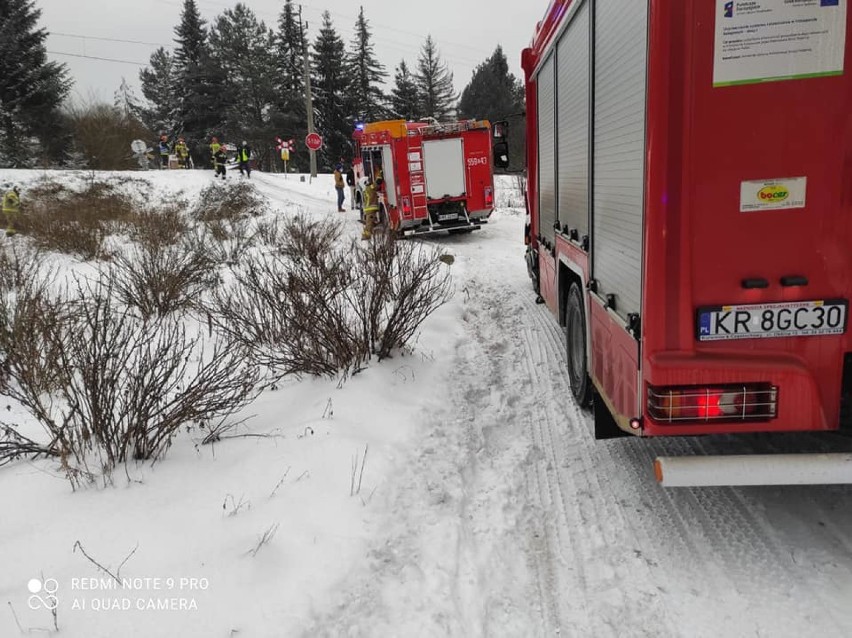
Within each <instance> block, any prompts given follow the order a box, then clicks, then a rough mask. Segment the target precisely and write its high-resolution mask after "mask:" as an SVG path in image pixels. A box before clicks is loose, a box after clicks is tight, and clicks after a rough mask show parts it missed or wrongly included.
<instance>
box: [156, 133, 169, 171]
mask: <svg viewBox="0 0 852 638" xmlns="http://www.w3.org/2000/svg"><path fill="white" fill-rule="evenodd" d="M157 151H158V152H159V153H160V168H161V169H164V168H168V167H169V154H170V153H171V152H172V149H171V148H170V147H169V136H168V135H165V134H163V135H160V141H159V142H157Z"/></svg>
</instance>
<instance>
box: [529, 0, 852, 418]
mask: <svg viewBox="0 0 852 638" xmlns="http://www.w3.org/2000/svg"><path fill="white" fill-rule="evenodd" d="M728 4H730V3H725V2H721V1H720V0H717V1H714V2H702V1H699V0H683V1H680V2H673V1H671V0H641V1H640V0H637V1H636V2H630V3H624V2H619V1H618V0H594V1H592V0H573V1H571V0H561V1H560V0H554V1H553V2H552V3H551V5H550V7H549V8H548V11H547V14H546V16H545V18H544V19H543V20H542V22H540V23H539V25H538V27H537V30H536V33H535V36H534V39H533V43H532V45H531V47H530V48H529V49H527V50H525V51H524V52H523V55H522V65H523V67H524V70H525V76H526V82H525V93H526V97H527V122H526V126H527V140H528V152H527V170H528V208H529V212H530V224H529V237H528V240H529V250H531V251H533V254H534V262H535V263H536V264H537V266H538V273H537V274H538V280H539V288H540V289H539V292H540V294H541V296H542V297H543V298H544V301H545V302H546V304H547V306H548V307H549V308H550V309H551V311H552V312H553V313H554V314H555V315H556V317H557V318H558V319H559V320H560V321H561V322H564V321H565V310H564V300H565V298H566V292H567V289H568V287H570V286H571V285H572V284H576V285H578V286H580V287H581V289H582V290H583V292H584V295H585V304H586V313H585V316H586V330H587V343H588V347H587V367H588V372H589V375H590V377H591V379H592V381H593V384H594V388H595V391H596V394H597V397H596V398H597V399H599V400H601V401H602V402H604V403H605V404H606V406H607V407H608V408H609V410H610V412H611V413H612V416H613V417H614V419H615V421H616V423H617V424H618V426H619V427H620V428H621V429H623V430H625V431H628V432H632V433H635V434H642V435H682V434H702V433H724V432H753V431H791V430H827V429H828V430H830V429H838V428H839V427H852V339H850V333H849V330H848V328H847V320H848V317H847V315H848V298H849V296H850V292H852V250H850V246H852V210H850V209H852V179H850V178H852V173H851V172H850V168H852V108H850V107H852V79H850V76H849V73H850V71H852V57H850V51H849V47H848V46H847V43H846V40H847V39H848V38H846V33H848V29H849V21H850V19H852V15H850V14H849V12H847V11H846V6H845V3H842V2H841V3H838V4H837V5H834V3H799V4H798V5H796V6H792V5H789V4H785V3H783V2H782V1H781V0H767V2H765V3H762V5H761V6H763V5H766V7H765V8H768V10H769V11H772V12H777V13H778V15H779V16H782V17H785V16H786V17H788V18H789V17H790V15H792V16H793V18H795V19H792V18H791V19H789V20H781V19H779V20H777V23H778V24H782V23H785V22H786V23H788V24H795V23H796V19H798V18H797V17H796V16H798V15H799V14H795V13H793V14H790V12H801V13H802V15H801V16H800V17H801V19H802V24H804V25H808V24H810V25H812V26H813V24H814V23H815V22H818V23H820V24H822V25H823V26H824V27H825V28H824V29H823V28H822V27H821V29H814V28H810V29H804V27H802V29H804V30H803V31H802V33H801V34H799V36H797V37H800V38H801V37H807V38H822V39H823V40H820V41H818V42H817V41H814V42H815V43H816V44H814V43H812V45H813V46H814V47H815V48H817V49H818V48H819V46H821V43H825V42H827V43H828V44H826V46H827V47H828V48H827V49H826V51H827V52H823V53H820V55H819V56H817V57H814V58H813V59H808V60H806V63H807V64H811V65H823V66H825V65H826V64H829V65H830V64H831V63H830V62H826V60H832V59H834V58H832V55H833V54H832V51H834V52H835V53H836V52H837V51H836V50H840V53H839V54H838V56H839V57H837V59H838V60H839V62H837V63H836V66H835V67H830V68H828V69H827V70H826V72H825V73H821V74H815V73H801V74H800V75H799V76H796V77H792V76H791V73H790V69H793V70H795V68H797V67H796V64H802V63H801V62H799V61H797V60H798V58H796V60H792V58H791V59H790V60H787V61H786V62H784V60H785V59H786V58H784V57H783V56H785V55H786V56H788V57H789V56H792V55H794V54H793V53H790V52H788V51H787V50H784V51H781V52H779V53H778V55H776V56H765V57H767V58H771V60H781V62H773V61H770V62H762V63H758V64H770V65H771V64H780V66H779V68H781V69H782V70H786V71H787V74H786V75H785V74H782V73H779V77H766V78H761V77H757V78H752V79H748V80H742V79H741V77H739V76H738V75H737V73H739V72H740V67H741V65H742V64H746V63H736V64H740V66H736V64H734V63H731V62H729V60H728V59H729V58H730V57H731V56H730V55H727V51H728V50H729V49H724V47H726V46H733V45H730V43H728V44H725V43H726V42H727V40H726V38H732V37H735V36H732V35H730V34H735V33H736V29H738V28H740V26H736V25H742V24H743V23H745V22H747V21H748V20H749V18H748V13H747V8H746V9H743V11H746V13H744V14H742V15H741V14H740V9H738V8H737V7H738V6H739V3H733V5H730V6H731V7H733V8H729V7H728V6H726V5H728ZM806 4H807V5H808V6H804V5H806ZM820 12H823V13H820ZM788 14H790V15H788ZM820 21H822V22H820ZM764 22H766V23H767V24H768V23H770V22H772V21H766V20H764ZM778 24H776V25H775V26H772V25H770V26H766V25H765V24H764V25H760V26H756V27H754V28H756V29H764V28H766V29H773V28H774V29H795V28H796V27H795V26H786V27H785V26H778ZM833 24H840V25H841V27H840V28H839V29H835V30H834V31H832V29H833V27H832V26H831V25H833ZM732 25H734V26H732ZM817 31H820V33H821V34H822V35H814V33H816V32H817ZM826 33H828V35H826ZM766 41H769V40H768V39H767V40H766ZM755 46H768V45H755ZM723 49H724V50H723ZM796 55H798V54H796ZM745 59H751V58H748V57H747V56H746V58H745ZM748 64H753V62H749V63H748ZM732 65H733V66H732ZM785 65H786V66H785ZM838 66H839V68H837V67H838ZM749 68H751V67H749ZM755 68H757V67H755ZM727 80H731V81H730V82H728V81H727ZM737 387H741V388H743V389H742V390H741V391H739V394H737V391H736V390H732V388H737ZM696 388H697V389H700V390H701V392H704V393H705V395H704V397H703V398H702V397H698V398H695V396H697V395H696V394H694V393H693V389H696ZM699 394H700V393H699ZM731 396H734V399H733V401H734V404H735V405H736V406H738V409H739V408H742V414H736V415H734V416H732V414H733V412H731V411H730V409H729V408H730V407H731V405H734V404H731V403H729V401H731V400H732V399H731V398H730V397H731ZM689 401H695V402H696V403H695V405H692V404H690V403H689ZM755 406H757V407H755ZM767 406H770V407H767ZM764 410H766V411H765V412H764ZM690 411H692V413H691V412H690ZM688 414H692V416H691V417H690V418H686V417H683V415H688ZM676 415H677V416H676ZM696 415H697V416H696Z"/></svg>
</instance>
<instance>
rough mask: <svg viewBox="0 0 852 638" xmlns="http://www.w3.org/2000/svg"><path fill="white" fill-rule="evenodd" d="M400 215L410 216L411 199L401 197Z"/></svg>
mask: <svg viewBox="0 0 852 638" xmlns="http://www.w3.org/2000/svg"><path fill="white" fill-rule="evenodd" d="M402 215H403V217H411V200H410V199H409V198H408V197H403V198H402Z"/></svg>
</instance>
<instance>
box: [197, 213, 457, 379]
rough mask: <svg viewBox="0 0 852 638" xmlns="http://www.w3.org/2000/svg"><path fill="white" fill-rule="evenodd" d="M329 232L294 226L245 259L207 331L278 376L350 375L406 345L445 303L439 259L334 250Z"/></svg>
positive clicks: (397, 249) (419, 253) (214, 307)
mask: <svg viewBox="0 0 852 638" xmlns="http://www.w3.org/2000/svg"><path fill="white" fill-rule="evenodd" d="M338 235H339V229H338V227H337V226H336V225H335V224H332V223H330V222H315V221H309V220H306V219H304V218H300V217H297V218H294V219H291V220H288V221H286V222H284V223H283V224H282V228H281V231H280V240H281V243H280V246H279V248H278V250H277V251H275V252H273V253H271V254H265V255H253V256H249V257H247V259H246V260H245V262H244V263H243V264H242V265H241V266H240V267H238V268H234V269H233V275H234V285H233V286H230V287H228V288H223V289H220V290H218V291H217V292H216V294H215V295H214V299H213V302H212V303H211V304H210V306H209V307H208V310H207V311H208V317H209V321H210V322H211V323H212V324H215V325H216V327H217V328H218V329H219V330H220V331H221V332H223V333H225V334H227V335H228V336H229V338H231V339H234V340H236V341H239V342H240V343H241V344H242V345H243V346H244V347H245V348H246V349H247V350H248V351H249V352H251V353H252V356H253V357H254V359H255V360H256V361H258V362H259V363H260V364H262V365H264V366H266V367H268V368H269V369H270V370H272V371H273V372H274V374H277V375H287V374H302V373H304V374H312V375H333V374H336V373H338V372H343V373H344V374H348V373H351V372H353V371H356V370H357V369H358V368H359V367H360V366H361V365H362V364H363V363H364V362H365V361H367V360H368V359H369V358H370V357H371V356H372V355H373V354H376V355H378V357H379V359H383V358H385V357H388V356H390V355H391V353H392V352H393V351H394V350H395V349H396V348H399V347H402V346H403V345H405V344H406V343H407V342H408V341H409V340H410V339H411V338H412V337H413V336H414V334H415V332H416V331H417V329H418V328H419V327H420V325H421V324H422V322H423V321H424V320H425V319H426V317H428V316H429V314H431V313H432V312H433V311H434V310H435V309H436V308H438V307H439V306H440V305H441V304H443V303H445V302H446V301H447V299H448V298H449V296H450V294H451V289H450V277H449V274H448V271H447V270H446V268H445V266H444V265H443V264H442V263H441V262H440V261H439V260H438V257H439V256H440V253H439V252H438V251H437V250H433V249H428V248H425V247H424V246H422V245H420V244H413V243H408V242H395V241H393V240H392V239H388V240H377V241H375V242H370V243H369V244H367V245H366V246H365V245H363V244H357V243H356V244H352V245H347V246H341V245H340V243H339V242H338V241H337V239H338Z"/></svg>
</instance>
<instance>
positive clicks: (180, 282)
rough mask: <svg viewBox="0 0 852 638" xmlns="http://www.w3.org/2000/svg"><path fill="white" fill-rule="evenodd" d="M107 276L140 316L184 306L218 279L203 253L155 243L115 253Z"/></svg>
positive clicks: (153, 314)
mask: <svg viewBox="0 0 852 638" xmlns="http://www.w3.org/2000/svg"><path fill="white" fill-rule="evenodd" d="M109 277H110V280H111V282H112V286H113V288H114V289H115V291H116V293H117V295H118V297H119V298H120V299H121V300H122V301H123V302H124V303H125V304H127V305H128V306H131V307H133V308H136V309H138V310H139V312H140V314H141V316H142V318H143V319H148V318H150V317H152V316H159V317H163V316H165V315H167V314H169V313H172V312H177V311H180V310H184V309H187V308H189V307H190V306H191V305H192V304H193V303H194V302H196V301H197V300H198V298H199V296H200V295H201V293H202V292H203V291H205V290H207V289H208V288H211V287H213V286H214V285H215V284H216V282H217V274H216V270H215V263H214V261H213V259H211V258H210V257H209V256H208V255H207V254H206V253H204V252H198V251H193V250H186V249H185V248H184V247H183V246H181V245H165V246H164V245H160V244H158V243H156V242H151V243H147V244H142V245H139V246H134V247H131V248H129V249H126V250H124V251H122V252H117V253H115V254H114V255H113V266H112V268H111V269H110V271H109Z"/></svg>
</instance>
